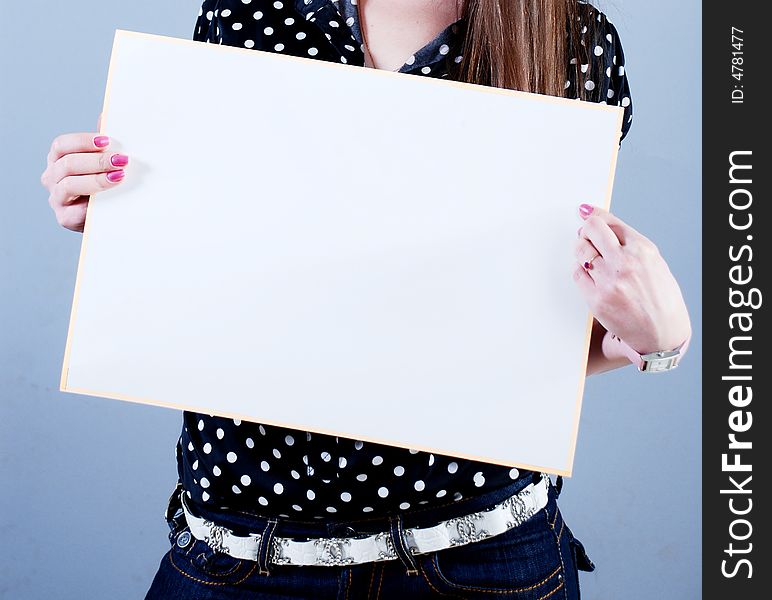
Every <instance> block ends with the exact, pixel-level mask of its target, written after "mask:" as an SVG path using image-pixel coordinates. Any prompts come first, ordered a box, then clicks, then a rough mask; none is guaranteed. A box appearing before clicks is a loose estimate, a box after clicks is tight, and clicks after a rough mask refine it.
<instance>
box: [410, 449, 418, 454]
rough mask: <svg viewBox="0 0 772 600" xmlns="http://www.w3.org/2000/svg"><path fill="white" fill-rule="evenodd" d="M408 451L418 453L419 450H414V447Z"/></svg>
mask: <svg viewBox="0 0 772 600" xmlns="http://www.w3.org/2000/svg"><path fill="white" fill-rule="evenodd" d="M408 452H410V454H418V450H413V449H412V448H411V449H410V450H408Z"/></svg>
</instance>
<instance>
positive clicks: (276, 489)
mask: <svg viewBox="0 0 772 600" xmlns="http://www.w3.org/2000/svg"><path fill="white" fill-rule="evenodd" d="M283 491H284V486H283V485H282V484H280V483H277V484H276V485H274V486H273V493H274V494H281V493H282V492H283Z"/></svg>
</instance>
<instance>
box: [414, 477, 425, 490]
mask: <svg viewBox="0 0 772 600" xmlns="http://www.w3.org/2000/svg"><path fill="white" fill-rule="evenodd" d="M413 487H414V488H415V489H416V491H417V492H423V491H424V488H426V484H425V483H424V482H423V481H421V480H420V479H419V480H418V481H416V482H415V483H414V484H413Z"/></svg>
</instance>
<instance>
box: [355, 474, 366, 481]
mask: <svg viewBox="0 0 772 600" xmlns="http://www.w3.org/2000/svg"><path fill="white" fill-rule="evenodd" d="M357 481H367V475H365V474H364V473H360V474H359V475H357Z"/></svg>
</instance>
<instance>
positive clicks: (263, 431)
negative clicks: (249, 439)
mask: <svg viewBox="0 0 772 600" xmlns="http://www.w3.org/2000/svg"><path fill="white" fill-rule="evenodd" d="M257 428H258V430H259V431H260V435H265V427H263V426H262V425H258V426H257Z"/></svg>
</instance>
